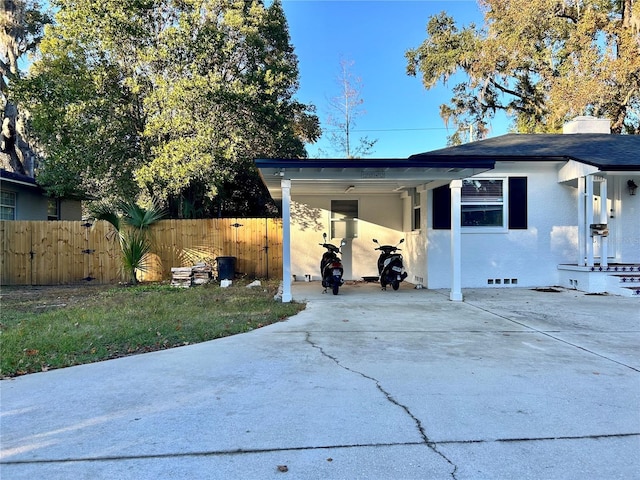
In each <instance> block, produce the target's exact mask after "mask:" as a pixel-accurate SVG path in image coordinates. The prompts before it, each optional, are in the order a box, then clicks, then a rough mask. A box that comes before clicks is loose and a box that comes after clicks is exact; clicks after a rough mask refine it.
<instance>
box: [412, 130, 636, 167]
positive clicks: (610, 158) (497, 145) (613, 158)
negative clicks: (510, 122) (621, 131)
mask: <svg viewBox="0 0 640 480" xmlns="http://www.w3.org/2000/svg"><path fill="white" fill-rule="evenodd" d="M451 157H454V158H455V159H456V160H460V161H467V162H468V161H469V160H473V159H476V160H488V159H492V160H496V161H497V160H509V161H548V160H570V159H572V160H577V161H580V162H582V163H586V164H588V165H593V166H595V167H598V168H599V169H600V170H603V171H615V170H617V171H632V170H640V135H609V134H604V133H579V134H565V135H559V134H555V135H554V134H517V133H510V134H507V135H502V136H499V137H494V138H487V139H485V140H480V141H477V142H472V143H467V144H464V145H458V146H455V147H449V148H443V149H440V150H433V151H430V152H425V153H418V154H416V155H412V156H411V157H409V158H410V159H416V160H417V159H421V160H434V161H435V160H437V159H446V158H449V159H452V158H451Z"/></svg>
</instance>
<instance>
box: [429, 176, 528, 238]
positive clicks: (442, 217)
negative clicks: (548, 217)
mask: <svg viewBox="0 0 640 480" xmlns="http://www.w3.org/2000/svg"><path fill="white" fill-rule="evenodd" d="M505 187H506V188H505ZM460 200H461V215H462V221H461V225H462V226H463V227H469V228H468V229H466V231H470V230H471V231H472V230H473V228H472V227H490V228H491V227H505V222H506V226H508V228H509V229H510V230H516V229H522V230H526V229H527V228H528V208H527V177H509V178H508V180H501V179H473V178H470V179H466V180H464V181H463V183H462V189H461V199H460ZM431 205H432V218H433V229H434V230H449V229H450V228H451V191H450V190H449V185H444V186H442V187H438V188H435V189H434V190H433V192H432V202H431ZM505 212H508V214H507V213H505ZM496 230H497V229H496Z"/></svg>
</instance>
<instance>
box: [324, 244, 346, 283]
mask: <svg viewBox="0 0 640 480" xmlns="http://www.w3.org/2000/svg"><path fill="white" fill-rule="evenodd" d="M322 237H323V238H324V243H320V245H321V246H322V247H324V248H326V249H327V251H326V252H324V254H323V255H322V260H320V275H321V277H322V286H323V287H324V291H323V292H322V293H327V289H328V288H331V290H332V291H333V294H334V295H337V294H338V290H339V289H340V287H341V286H342V284H343V283H344V280H342V275H343V274H344V268H343V267H342V260H340V257H338V254H339V253H341V252H340V248H339V247H336V246H335V245H332V244H330V243H327V234H326V233H323V234H322ZM344 245H345V242H342V243H341V244H340V247H342V246H344Z"/></svg>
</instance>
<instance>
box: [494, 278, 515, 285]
mask: <svg viewBox="0 0 640 480" xmlns="http://www.w3.org/2000/svg"><path fill="white" fill-rule="evenodd" d="M517 284H518V279H517V278H487V285H500V286H502V285H517Z"/></svg>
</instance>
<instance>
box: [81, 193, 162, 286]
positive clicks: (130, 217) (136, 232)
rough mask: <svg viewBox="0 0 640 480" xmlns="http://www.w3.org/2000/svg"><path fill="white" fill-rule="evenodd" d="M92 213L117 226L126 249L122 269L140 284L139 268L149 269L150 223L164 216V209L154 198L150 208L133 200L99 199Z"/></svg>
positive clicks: (123, 254)
mask: <svg viewBox="0 0 640 480" xmlns="http://www.w3.org/2000/svg"><path fill="white" fill-rule="evenodd" d="M91 213H92V215H93V217H94V218H95V219H96V220H105V221H107V222H109V223H110V224H111V225H112V226H113V228H114V229H115V231H116V233H117V235H118V241H119V242H120V249H121V250H122V270H123V272H124V273H125V275H128V276H129V278H130V280H131V283H133V284H134V285H136V284H137V283H138V278H137V276H136V272H138V271H140V272H146V271H147V270H148V269H149V254H150V253H151V235H150V234H149V227H150V226H151V225H152V224H154V223H155V222H157V221H158V220H161V219H162V218H163V217H164V210H163V209H162V207H161V206H160V204H159V203H158V202H156V201H154V202H153V203H152V205H151V207H149V208H148V209H145V208H142V207H140V206H139V205H138V204H136V203H135V202H133V201H122V202H119V203H118V204H117V205H115V206H114V205H111V204H108V203H98V204H96V205H95V206H94V207H93V208H92V209H91Z"/></svg>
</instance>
